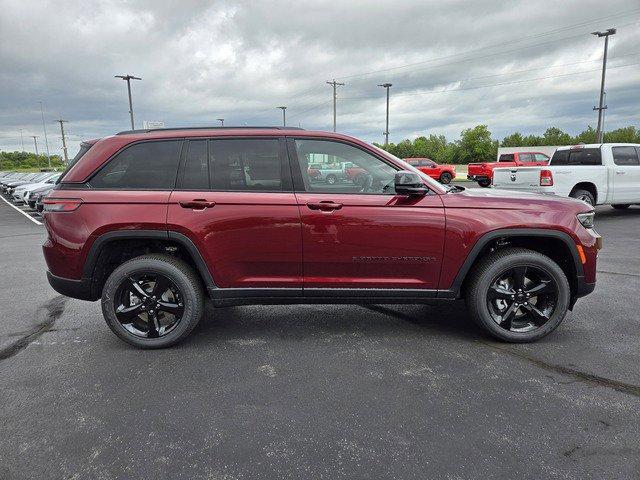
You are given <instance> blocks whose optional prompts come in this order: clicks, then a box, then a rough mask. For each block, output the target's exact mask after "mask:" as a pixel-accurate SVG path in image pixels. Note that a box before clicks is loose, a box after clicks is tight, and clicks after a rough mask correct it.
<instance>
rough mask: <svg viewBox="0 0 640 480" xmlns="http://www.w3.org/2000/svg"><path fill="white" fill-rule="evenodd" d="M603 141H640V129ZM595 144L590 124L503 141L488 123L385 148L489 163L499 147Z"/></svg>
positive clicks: (462, 161)
mask: <svg viewBox="0 0 640 480" xmlns="http://www.w3.org/2000/svg"><path fill="white" fill-rule="evenodd" d="M604 141H605V142H610V143H640V130H638V129H637V128H636V127H632V126H629V127H623V128H618V129H617V130H611V131H609V132H605V134H604ZM579 143H596V131H595V129H594V128H593V127H591V126H589V127H587V129H586V130H584V131H582V132H580V133H579V134H578V135H576V136H572V135H570V134H568V133H566V132H563V131H562V130H560V129H559V128H557V127H550V128H548V129H547V130H546V131H545V132H544V133H543V134H542V135H522V134H521V133H519V132H515V133H512V134H510V135H507V136H506V137H504V138H503V139H502V140H501V141H499V140H495V139H493V138H492V137H491V132H490V131H489V128H488V127H487V126H486V125H477V126H475V127H473V128H468V129H466V130H463V131H462V133H461V134H460V138H459V139H458V140H453V141H449V140H447V139H446V137H445V136H444V135H433V134H431V135H429V136H428V137H427V136H420V137H418V138H416V139H415V140H413V141H411V140H409V139H405V140H402V141H401V142H399V143H390V144H389V145H388V146H387V147H384V146H383V145H378V144H375V145H376V146H378V147H380V148H384V149H385V150H387V151H388V152H389V153H392V154H393V155H395V156H396V157H400V158H409V157H426V158H430V159H431V160H434V161H435V162H437V163H458V164H466V163H471V162H490V161H494V160H495V159H496V156H497V154H498V147H540V146H546V145H555V146H561V145H577V144H579Z"/></svg>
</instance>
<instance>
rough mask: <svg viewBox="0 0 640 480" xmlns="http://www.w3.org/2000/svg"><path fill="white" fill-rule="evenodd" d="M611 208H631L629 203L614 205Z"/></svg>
mask: <svg viewBox="0 0 640 480" xmlns="http://www.w3.org/2000/svg"><path fill="white" fill-rule="evenodd" d="M611 206H612V207H613V208H615V209H617V210H626V209H627V208H629V207H630V206H631V204H630V203H617V204H615V205H611Z"/></svg>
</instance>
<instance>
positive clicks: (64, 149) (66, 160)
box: [56, 115, 69, 165]
mask: <svg viewBox="0 0 640 480" xmlns="http://www.w3.org/2000/svg"><path fill="white" fill-rule="evenodd" d="M56 122H58V123H59V124H60V133H61V134H62V152H63V153H64V164H65V165H66V164H68V163H69V156H68V155H67V139H66V138H65V137H64V124H65V123H67V120H64V119H63V118H62V115H60V120H56Z"/></svg>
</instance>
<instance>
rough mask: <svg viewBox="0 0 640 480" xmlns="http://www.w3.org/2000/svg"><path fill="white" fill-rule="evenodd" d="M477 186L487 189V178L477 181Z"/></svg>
mask: <svg viewBox="0 0 640 480" xmlns="http://www.w3.org/2000/svg"><path fill="white" fill-rule="evenodd" d="M478 185H480V186H481V187H482V188H487V187H488V186H489V185H491V181H490V180H489V179H488V178H481V179H480V180H478Z"/></svg>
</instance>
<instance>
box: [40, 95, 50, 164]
mask: <svg viewBox="0 0 640 480" xmlns="http://www.w3.org/2000/svg"><path fill="white" fill-rule="evenodd" d="M40 113H41V114H42V129H43V130H44V144H45V146H46V147H47V163H48V164H49V168H51V155H50V154H49V140H47V126H46V125H45V123H44V102H43V101H42V100H40Z"/></svg>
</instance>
